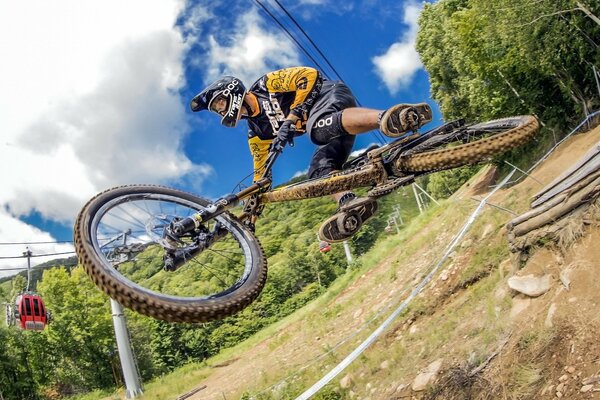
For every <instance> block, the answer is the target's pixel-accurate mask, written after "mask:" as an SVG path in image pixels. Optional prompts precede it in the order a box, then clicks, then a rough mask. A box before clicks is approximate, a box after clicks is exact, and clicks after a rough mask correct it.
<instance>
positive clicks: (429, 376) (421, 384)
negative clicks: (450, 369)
mask: <svg viewBox="0 0 600 400" xmlns="http://www.w3.org/2000/svg"><path fill="white" fill-rule="evenodd" d="M441 368H442V360H441V359H438V360H435V361H434V362H432V363H431V364H429V365H428V366H427V368H426V369H425V370H424V371H423V372H421V373H420V374H419V375H417V376H416V377H415V380H414V381H413V383H412V390H414V391H415V392H420V391H422V390H425V388H426V387H427V385H429V384H430V383H432V382H433V381H435V379H436V378H437V374H438V372H439V371H440V369H441Z"/></svg>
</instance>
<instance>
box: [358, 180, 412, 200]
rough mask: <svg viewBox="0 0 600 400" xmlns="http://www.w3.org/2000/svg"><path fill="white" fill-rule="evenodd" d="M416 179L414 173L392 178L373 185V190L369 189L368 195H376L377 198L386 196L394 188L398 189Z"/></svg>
mask: <svg viewBox="0 0 600 400" xmlns="http://www.w3.org/2000/svg"><path fill="white" fill-rule="evenodd" d="M414 179H415V176H414V175H408V176H403V177H400V178H394V179H390V180H388V181H387V182H386V183H384V184H381V185H377V186H375V187H373V188H372V189H371V190H369V191H368V192H367V196H369V197H375V198H377V197H381V196H385V195H387V194H390V193H391V192H393V191H394V190H396V189H398V188H399V187H402V186H404V185H407V184H408V183H411V181H414Z"/></svg>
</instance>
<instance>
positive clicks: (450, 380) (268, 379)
mask: <svg viewBox="0 0 600 400" xmlns="http://www.w3.org/2000/svg"><path fill="white" fill-rule="evenodd" d="M599 140H600V128H596V129H594V130H593V131H591V132H589V133H586V134H579V135H577V136H574V137H572V138H571V139H569V140H567V141H566V142H565V143H563V144H562V145H561V146H560V147H559V148H558V150H557V151H555V152H554V153H553V155H552V156H551V157H550V158H549V159H548V160H546V161H545V162H544V163H542V164H541V165H540V166H539V167H538V168H537V169H536V170H535V171H534V173H533V174H532V178H527V179H524V180H523V181H521V182H520V183H519V184H517V185H515V186H513V187H510V188H508V189H504V190H501V191H499V192H498V193H496V194H495V195H494V196H493V197H492V198H491V199H490V200H489V201H490V203H491V204H493V205H496V206H501V207H503V208H505V209H508V210H510V211H512V212H514V213H517V214H520V213H522V212H524V211H526V210H527V209H528V207H529V200H530V197H531V196H532V195H533V194H534V193H536V192H537V191H539V190H540V189H541V188H542V186H541V184H540V183H542V184H548V183H549V182H551V181H552V180H553V179H554V177H555V176H557V175H558V174H560V173H561V172H562V171H563V170H564V169H565V168H566V167H567V166H568V165H569V164H571V163H572V162H574V161H575V160H577V158H578V157H579V156H581V155H582V154H583V153H585V152H586V151H587V149H588V148H589V147H590V146H591V145H593V144H595V143H596V142H598V141H599ZM482 175H483V174H480V175H478V176H479V177H481V176H482ZM477 178H478V177H475V179H477ZM473 186H475V185H474V182H472V183H471V185H470V187H469V185H467V187H464V188H463V189H462V190H460V191H459V192H458V193H456V194H455V195H454V196H453V197H452V198H450V199H448V200H446V201H445V202H443V203H442V204H441V205H440V206H439V207H435V208H431V209H430V210H429V211H428V212H427V213H426V214H424V215H422V216H420V217H418V218H417V219H416V220H415V221H413V222H412V223H411V224H410V225H409V226H407V227H406V228H405V229H403V230H402V231H401V233H400V234H399V235H393V236H390V237H388V238H386V239H385V240H381V241H379V242H378V243H377V244H376V246H375V247H374V248H373V249H372V250H371V251H370V252H369V253H368V254H367V255H365V256H364V257H363V259H362V260H361V261H362V266H361V267H360V268H358V269H355V270H352V271H349V272H348V273H347V274H346V275H345V276H344V277H343V278H342V279H340V280H338V281H337V282H336V283H335V284H334V285H333V287H332V288H331V289H330V290H329V291H328V292H327V293H325V294H324V295H322V296H321V297H320V298H318V299H317V300H315V301H313V302H312V303H310V304H309V305H308V306H307V307H305V308H303V309H301V310H300V311H299V312H296V313H295V314H292V315H291V316H289V317H287V318H286V319H285V320H284V321H282V322H279V323H277V324H276V325H275V326H272V327H269V328H268V329H267V330H266V331H263V332H260V333H258V334H257V335H255V336H253V337H252V338H250V339H249V340H248V341H246V342H245V343H243V344H241V345H239V346H237V347H235V348H233V349H229V350H226V351H225V352H223V353H222V354H221V355H219V356H217V357H215V358H213V359H209V360H208V361H207V362H206V363H204V364H203V365H190V366H189V367H187V368H185V369H184V370H182V371H179V372H177V373H176V375H174V376H173V377H165V378H164V379H163V380H161V381H160V382H155V383H150V384H148V385H146V393H147V397H148V398H174V397H175V396H177V395H183V394H184V393H187V392H188V391H190V390H192V389H194V388H196V389H199V388H203V389H202V390H199V391H198V392H197V393H195V394H193V395H191V396H189V397H188V398H190V399H238V398H250V395H252V396H253V397H252V398H257V399H287V398H295V397H296V396H297V395H299V394H300V393H302V392H303V391H304V390H306V389H307V388H309V387H310V386H311V385H313V384H314V383H315V382H317V381H318V380H319V379H320V378H321V377H322V376H323V375H325V374H326V373H328V372H329V371H330V370H331V369H332V368H333V367H334V366H335V365H336V364H337V363H338V362H339V361H341V360H342V359H343V358H344V357H346V355H348V354H349V353H350V352H352V351H353V350H354V348H355V347H356V346H357V344H360V343H361V342H362V341H363V340H364V339H365V338H366V337H367V336H368V335H369V334H370V333H371V332H372V331H373V330H374V329H376V328H377V326H378V323H380V322H381V321H383V320H384V319H385V318H387V316H388V315H389V314H390V313H391V311H392V310H393V309H395V308H396V307H397V306H398V305H399V304H400V303H401V302H402V300H403V299H404V298H406V296H407V295H408V293H409V292H410V291H411V290H413V288H414V287H415V286H416V285H417V284H418V283H419V282H420V281H421V279H422V278H423V277H424V276H425V275H426V274H427V273H428V272H429V271H430V270H431V268H432V266H433V265H434V264H435V263H436V262H437V260H439V259H440V257H441V255H442V254H443V252H444V249H445V248H446V246H447V244H448V243H449V241H450V240H451V239H452V237H453V236H454V235H455V234H456V233H457V232H458V231H459V230H460V228H461V227H462V225H463V224H464V222H465V221H466V219H467V218H468V216H469V215H470V214H471V213H472V212H473V210H474V208H475V207H476V205H477V203H476V202H475V201H473V197H476V198H481V196H480V195H477V196H476V195H474V192H473V190H472V187H473ZM513 217H514V215H512V214H510V213H507V212H505V211H502V210H500V209H499V208H497V207H486V208H485V209H484V211H483V212H482V213H481V214H480V215H479V217H478V218H477V220H476V221H475V223H474V224H473V226H472V228H471V229H470V231H469V232H468V233H467V235H466V237H465V238H464V239H463V240H462V242H461V243H460V244H459V246H458V249H457V250H456V251H455V252H454V253H453V254H452V255H451V258H450V260H449V261H447V262H446V263H445V264H444V265H442V269H441V270H440V271H439V272H438V273H437V274H436V275H435V276H434V278H433V280H432V281H431V283H430V284H429V285H427V286H426V287H425V289H424V290H423V292H422V293H421V294H419V295H418V296H417V298H416V299H415V300H413V301H412V302H411V303H410V306H409V308H408V310H407V311H406V312H404V313H402V314H401V315H400V316H399V317H398V318H397V319H396V320H394V321H393V323H392V324H391V327H390V329H387V330H386V331H385V332H384V334H383V335H382V336H381V337H379V339H378V340H377V341H376V342H375V343H374V344H373V345H371V346H370V347H369V348H368V349H367V350H366V351H365V352H364V353H363V354H362V355H361V356H360V357H359V358H358V359H357V360H356V361H355V362H354V363H352V364H351V365H350V366H349V367H348V368H346V369H345V370H344V371H342V372H341V373H340V374H339V375H338V376H337V377H336V378H335V379H334V380H333V381H332V383H331V384H329V385H328V386H326V387H325V388H324V389H323V390H321V392H319V394H317V395H316V396H315V398H321V399H345V398H348V399H350V398H360V399H394V398H411V397H413V398H430V399H433V398H440V399H441V398H444V399H467V398H473V399H487V398H490V399H491V398H511V399H512V398H515V399H516V398H519V399H533V398H553V397H564V398H569V399H588V398H594V395H595V392H596V391H598V390H599V389H600V385H599V384H598V383H597V382H596V380H597V379H600V378H598V374H599V371H600V344H599V342H598V341H597V332H598V331H599V328H600V320H599V319H598V313H597V311H595V310H597V305H598V302H599V301H600V290H599V289H600V287H599V286H600V281H598V279H595V278H594V276H595V273H594V272H595V271H594V269H595V267H596V265H597V260H598V257H599V256H600V250H599V249H598V247H597V246H596V245H595V243H597V241H598V240H600V229H599V228H598V227H597V226H596V225H593V224H592V225H591V226H590V227H589V228H588V229H587V230H586V231H585V235H584V236H583V237H582V238H579V239H577V240H576V241H575V242H574V243H573V244H572V245H569V246H568V247H566V248H563V249H559V248H557V247H556V246H554V245H552V244H550V243H549V244H547V246H545V247H540V248H538V249H536V250H535V251H533V252H532V254H531V255H530V257H529V259H528V260H527V262H526V263H524V264H523V265H520V264H519V263H518V262H517V261H516V257H515V256H514V255H511V254H510V252H509V251H508V243H507V238H506V228H505V225H506V223H507V222H508V221H509V220H510V219H511V218H513ZM325 257H326V256H325ZM564 271H567V273H568V277H569V280H570V285H569V288H568V289H567V288H566V287H565V286H564V285H563V284H562V283H561V280H560V279H559V276H560V274H561V272H563V274H564V273H565V272H564ZM543 273H548V274H550V275H551V289H550V291H548V292H547V293H545V294H543V295H541V296H539V297H537V298H528V297H526V296H524V295H521V294H517V293H516V292H514V291H512V290H511V289H509V288H508V286H507V279H508V278H509V277H510V276H512V275H527V274H535V275H541V274H543ZM549 311H550V312H549ZM432 366H441V368H440V370H439V373H438V374H437V380H435V381H431V382H430V385H429V386H428V388H427V389H425V390H422V391H418V392H417V391H413V389H412V387H411V386H412V385H413V384H414V383H415V382H414V381H415V378H416V377H417V375H419V374H420V373H422V372H424V371H425V370H426V369H427V368H428V367H432ZM590 385H591V386H590ZM244 393H245V395H244ZM596 395H597V394H596ZM145 397H146V396H145Z"/></svg>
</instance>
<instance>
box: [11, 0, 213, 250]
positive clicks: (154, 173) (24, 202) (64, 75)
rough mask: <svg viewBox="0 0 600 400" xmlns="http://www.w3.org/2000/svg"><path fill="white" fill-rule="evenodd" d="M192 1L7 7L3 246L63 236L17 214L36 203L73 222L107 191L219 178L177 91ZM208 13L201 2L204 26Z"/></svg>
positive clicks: (68, 1)
mask: <svg viewBox="0 0 600 400" xmlns="http://www.w3.org/2000/svg"><path fill="white" fill-rule="evenodd" d="M183 6H184V4H183V1H182V0H170V1H167V0H128V1H125V2H124V1H119V0H105V1H102V2H82V1H78V0H57V1H51V2H49V1H45V0H30V1H21V2H19V1H17V2H13V1H9V2H0V48H2V56H3V61H2V63H0V88H2V90H0V170H2V178H1V181H0V184H1V187H2V191H1V192H0V206H1V207H2V209H3V212H2V220H3V223H2V226H3V227H4V229H2V230H1V231H0V242H5V241H9V240H8V236H11V237H13V236H14V238H15V239H16V240H17V241H27V240H33V239H38V238H40V237H46V238H47V239H48V240H52V238H51V237H50V236H49V235H48V234H45V233H43V232H41V231H39V230H36V228H33V227H31V226H27V225H26V224H23V223H22V222H20V221H18V220H15V219H14V218H16V217H18V216H21V215H27V214H29V213H30V212H31V211H32V210H34V209H35V210H37V211H39V212H40V213H41V215H43V216H44V217H45V218H50V219H53V220H58V221H63V222H69V223H72V221H73V219H74V218H75V216H76V213H77V212H78V210H79V208H80V207H81V206H82V205H83V203H84V202H85V201H86V200H87V199H89V198H90V197H91V196H92V195H93V194H95V193H97V192H98V191H100V190H102V189H104V188H106V187H109V186H113V185H116V184H121V183H125V182H127V183H135V182H150V183H151V182H166V181H172V180H178V179H184V178H185V177H186V176H194V177H195V178H196V182H201V181H202V179H203V178H204V177H206V175H208V174H210V173H211V171H212V170H211V167H210V166H208V165H194V164H193V163H192V162H191V161H190V160H189V159H188V158H187V157H186V156H185V154H184V153H183V152H182V150H181V148H180V144H181V143H182V140H183V139H184V137H185V135H186V133H187V132H188V131H189V129H188V126H187V123H186V120H185V114H184V110H185V109H186V107H185V105H183V104H182V103H181V100H180V98H179V96H178V94H177V91H178V90H179V89H181V88H182V87H183V85H185V80H184V77H183V59H184V57H185V55H186V52H187V51H188V43H186V42H185V41H184V39H183V38H182V36H181V34H180V32H179V30H178V29H177V28H176V27H175V22H176V19H177V17H178V15H179V13H180V12H181V10H182V8H183ZM205 19H206V16H205V14H203V13H202V12H201V10H200V9H198V10H197V15H196V16H195V21H197V22H201V21H204V20H205ZM11 218H12V220H11ZM9 225H10V226H12V227H14V228H15V229H16V230H15V232H9V231H8V229H7V228H6V227H7V226H9ZM17 228H18V229H17ZM9 233H10V235H9ZM13 233H15V234H14V235H13ZM17 233H18V234H20V235H21V236H18V235H17ZM28 237H31V239H27V238H28Z"/></svg>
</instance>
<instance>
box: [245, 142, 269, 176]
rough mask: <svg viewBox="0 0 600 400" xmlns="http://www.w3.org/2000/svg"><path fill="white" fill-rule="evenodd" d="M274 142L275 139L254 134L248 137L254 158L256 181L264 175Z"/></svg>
mask: <svg viewBox="0 0 600 400" xmlns="http://www.w3.org/2000/svg"><path fill="white" fill-rule="evenodd" d="M272 142H273V140H265V139H261V138H259V137H258V136H252V137H250V138H249V139H248V146H249V147H250V154H252V160H253V161H254V177H253V179H252V181H253V182H256V181H257V180H259V179H260V178H261V177H262V174H263V172H264V170H265V164H266V162H267V156H268V155H269V148H270V147H271V143H272Z"/></svg>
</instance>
